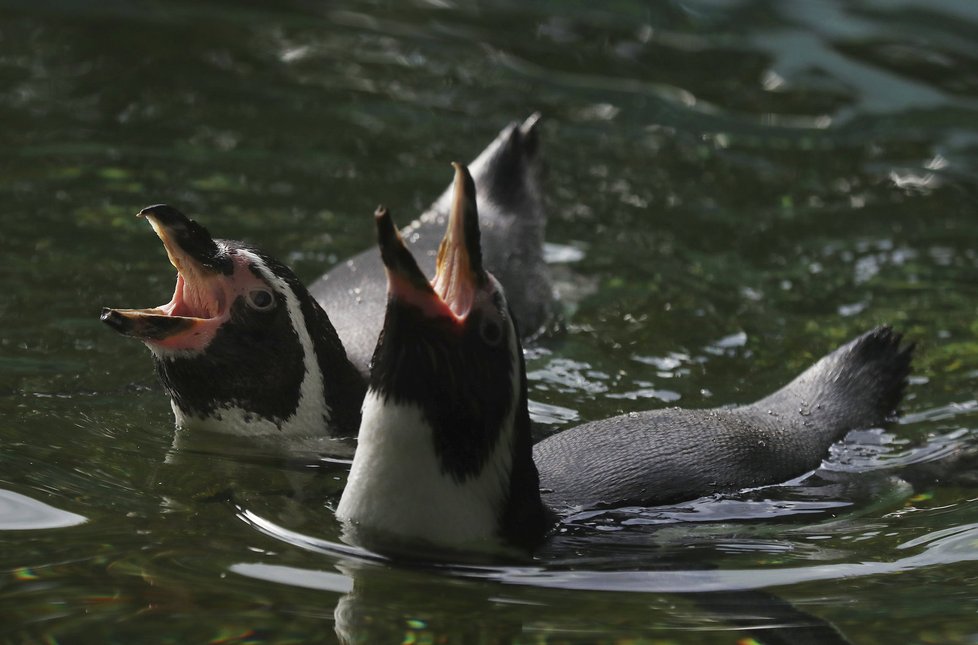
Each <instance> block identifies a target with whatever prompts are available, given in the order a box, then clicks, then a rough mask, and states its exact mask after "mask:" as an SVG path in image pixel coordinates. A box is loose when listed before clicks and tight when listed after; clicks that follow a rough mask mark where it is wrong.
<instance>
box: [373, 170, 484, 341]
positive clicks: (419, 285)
mask: <svg viewBox="0 0 978 645" xmlns="http://www.w3.org/2000/svg"><path fill="white" fill-rule="evenodd" d="M452 165H453V166H454V167H455V195H454V199H453V201H452V210H451V214H450V215H449V218H448V228H447V230H446V231H445V237H444V238H443V239H442V241H441V246H439V248H438V263H437V268H436V270H435V278H434V280H432V281H431V283H429V282H428V281H427V279H426V278H425V276H424V273H422V271H421V269H420V268H419V267H418V264H417V262H416V261H415V260H414V257H413V256H412V255H411V252H410V251H408V249H407V248H406V247H405V246H404V241H403V240H402V239H401V235H400V233H399V232H398V231H397V228H396V227H395V226H394V223H393V221H392V220H391V218H390V214H389V213H388V211H387V210H386V209H384V208H383V207H381V208H379V209H378V210H377V212H376V213H375V217H376V220H377V236H378V243H379V244H380V253H381V258H382V259H383V261H384V266H385V267H386V269H387V291H388V295H389V296H390V297H391V298H393V299H396V300H399V301H401V302H405V303H408V304H411V305H413V306H415V307H417V308H419V309H421V311H423V312H424V313H425V315H427V316H429V317H448V318H451V319H453V320H455V321H457V322H462V321H464V320H465V318H466V317H467V316H468V314H469V311H470V310H471V308H472V303H473V301H474V300H475V294H476V291H477V290H478V289H479V288H480V287H482V286H484V285H485V284H486V281H487V277H486V273H485V271H484V270H483V268H482V249H481V246H480V240H479V214H478V211H477V210H476V205H475V184H474V182H473V181H472V176H471V175H470V174H469V171H468V169H467V168H466V167H465V166H463V165H461V164H458V163H454V164H452Z"/></svg>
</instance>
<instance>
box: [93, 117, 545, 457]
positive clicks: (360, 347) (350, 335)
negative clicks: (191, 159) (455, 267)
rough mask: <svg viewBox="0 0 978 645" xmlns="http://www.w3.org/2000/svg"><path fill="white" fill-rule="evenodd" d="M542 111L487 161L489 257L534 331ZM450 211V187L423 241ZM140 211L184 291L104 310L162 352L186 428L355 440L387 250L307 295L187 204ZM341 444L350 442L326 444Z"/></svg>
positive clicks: (160, 361) (342, 269)
mask: <svg viewBox="0 0 978 645" xmlns="http://www.w3.org/2000/svg"><path fill="white" fill-rule="evenodd" d="M539 118H540V117H539V115H538V114H534V115H532V116H531V117H530V118H528V119H527V120H526V121H525V122H524V123H522V124H518V123H513V124H510V125H509V126H508V127H506V128H505V129H504V130H503V131H502V132H501V133H500V134H499V135H498V136H497V137H496V139H495V140H494V141H493V142H492V143H491V144H489V146H488V147H487V148H486V149H485V150H484V151H483V152H482V153H481V154H480V155H479V156H478V157H477V158H476V160H475V161H474V162H473V168H475V169H476V173H475V176H476V180H477V181H478V182H479V185H480V187H481V188H482V189H483V192H484V194H485V195H486V197H485V199H484V201H482V202H481V203H480V208H481V212H482V213H483V222H482V225H483V226H484V228H485V231H486V234H485V248H486V257H487V264H488V266H491V267H493V269H494V270H496V271H497V272H498V273H499V275H501V276H503V277H504V279H506V280H507V286H508V287H509V289H510V293H513V294H516V296H515V298H514V301H516V302H517V303H518V306H517V309H516V310H515V315H516V317H517V319H518V320H520V322H521V324H522V325H523V328H524V329H528V330H531V331H535V330H537V329H539V328H540V327H541V326H543V325H544V324H545V323H546V321H547V319H548V317H549V316H550V315H551V313H552V302H553V292H552V288H551V285H550V280H549V277H548V274H547V268H546V265H545V263H544V260H543V228H544V220H545V215H544V208H543V198H542V193H541V191H540V188H539V184H538V177H537V174H538V168H537V166H538V155H537V153H538V148H539V134H538V129H539V127H538V124H539ZM447 212H448V200H447V198H445V197H442V198H441V199H439V200H438V201H436V202H435V203H434V205H433V206H432V207H431V208H430V209H429V210H428V211H427V212H426V213H424V214H423V215H422V216H421V217H420V218H419V220H418V221H416V222H415V223H414V224H412V227H411V230H412V239H416V240H417V243H418V244H419V246H420V248H421V249H428V248H432V249H433V248H435V247H436V246H437V243H438V239H439V238H438V237H436V235H435V233H433V231H434V230H436V229H438V228H439V227H440V226H443V225H444V224H443V222H444V220H445V219H446V218H447ZM140 216H142V217H144V218H146V220H147V221H148V222H149V223H150V224H151V225H152V226H153V228H154V229H155V231H156V232H157V234H158V235H159V237H160V239H161V240H162V241H163V245H164V247H165V248H166V252H167V255H168V256H169V258H170V261H171V263H172V264H173V265H174V267H175V268H176V269H177V284H176V288H175V291H174V295H173V298H172V300H171V301H170V302H169V303H168V304H166V305H163V306H161V307H157V308H154V309H109V308H106V309H103V311H102V316H101V319H102V321H103V322H105V323H106V324H107V325H109V326H110V327H112V328H113V329H115V330H116V331H118V332H120V333H123V334H125V335H127V336H131V337H134V338H137V339H139V340H142V341H143V342H144V343H145V344H146V345H147V346H148V347H149V348H150V350H151V351H152V354H153V359H154V363H155V365H156V371H157V373H158V375H159V377H160V380H161V381H162V383H163V386H164V388H165V389H166V391H167V393H168V394H169V395H170V397H171V403H172V407H173V411H174V415H175V417H176V422H177V425H178V426H181V427H193V428H204V429H207V430H211V431H214V432H219V433H230V434H235V435H245V436H249V437H254V438H265V439H269V440H270V441H271V442H273V443H275V444H278V445H279V446H280V447H285V448H288V446H286V444H289V443H292V444H293V446H292V447H294V448H296V449H299V450H306V449H309V448H312V449H315V446H311V445H309V444H308V441H306V440H307V439H313V440H314V439H315V438H317V437H327V436H337V437H352V436H355V435H356V432H357V428H358V427H359V418H360V403H361V401H362V400H363V394H364V391H365V389H366V385H365V375H366V373H367V361H368V360H369V358H370V353H371V351H372V350H373V346H374V344H375V343H376V340H377V334H378V333H379V331H380V323H381V321H382V320H383V317H382V313H383V308H384V303H385V301H386V298H387V296H386V278H385V276H384V272H383V268H382V265H381V264H380V261H379V260H378V259H376V257H375V255H376V253H370V254H361V255H359V256H356V257H354V258H352V259H350V260H348V261H347V262H345V263H343V264H341V265H339V266H338V267H336V268H335V269H333V270H332V271H330V272H329V273H327V274H326V275H325V276H324V277H323V278H321V279H320V280H319V281H317V282H316V283H315V284H314V285H313V289H311V290H310V291H307V290H306V289H305V287H303V285H302V284H301V283H300V282H299V280H298V279H297V278H296V276H295V275H294V274H293V273H292V271H291V270H290V269H289V268H288V267H286V266H285V265H284V264H282V263H280V262H278V261H276V260H275V259H274V258H271V257H269V256H268V255H266V254H264V253H262V252H261V251H259V250H258V249H256V248H254V247H251V246H249V245H246V244H243V243H241V242H234V241H229V240H215V239H214V238H213V237H212V236H211V235H210V233H209V232H208V231H207V230H206V229H205V228H204V227H203V226H201V225H199V224H197V223H196V222H194V221H193V220H191V219H189V218H188V217H186V216H185V215H184V214H182V213H180V212H179V211H178V210H176V209H175V208H172V207H170V206H166V205H162V204H161V205H157V206H150V207H148V208H145V209H143V211H141V212H140ZM423 257H426V256H423ZM431 263H432V264H433V263H434V258H433V257H432V258H431ZM326 311H328V312H329V315H327V314H326ZM331 319H332V321H331ZM300 439H301V440H302V441H300ZM332 448H337V450H336V451H335V452H345V451H346V450H345V449H342V448H341V447H339V446H328V447H325V449H327V450H330V451H331V452H333V450H332Z"/></svg>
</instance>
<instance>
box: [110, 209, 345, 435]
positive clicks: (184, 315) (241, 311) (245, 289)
mask: <svg viewBox="0 0 978 645" xmlns="http://www.w3.org/2000/svg"><path fill="white" fill-rule="evenodd" d="M139 216H140V217H143V218H145V219H146V220H147V221H148V222H149V223H150V225H151V226H152V227H153V229H154V230H155V231H156V234H157V235H158V236H159V238H160V240H161V241H162V242H163V246H164V248H165V249H166V253H167V256H168V257H169V259H170V262H171V264H173V266H174V268H175V269H176V270H177V281H176V287H175V289H174V292H173V297H172V298H171V300H170V302H168V303H167V304H165V305H161V306H159V307H155V308H152V309H110V308H106V309H103V310H102V321H103V322H104V323H105V324H107V325H108V326H109V327H111V328H112V329H114V330H116V331H117V332H119V333H121V334H123V335H125V336H129V337H132V338H135V339H138V340H141V341H142V342H143V343H144V344H145V345H146V346H147V347H148V348H149V349H150V351H151V352H152V355H153V362H154V363H155V366H156V371H157V374H158V375H159V378H160V381H161V382H162V383H163V387H164V388H165V389H166V391H167V394H169V395H170V399H171V404H172V407H173V413H174V415H175V417H176V421H177V425H178V426H187V425H193V426H198V427H202V428H206V429H209V430H212V431H215V432H226V433H232V434H241V435H249V436H259V437H261V436H268V437H278V438H287V439H289V440H296V439H299V438H303V439H305V438H309V437H315V436H316V435H321V436H325V434H326V433H325V432H324V429H325V428H327V427H329V428H333V429H334V434H336V435H338V436H350V435H353V434H355V432H356V429H357V427H358V426H359V418H360V414H359V407H360V405H359V403H360V400H361V399H362V397H363V392H364V391H365V383H364V382H363V380H362V378H361V377H360V374H359V372H358V371H357V370H356V368H354V366H353V365H352V364H351V363H350V361H349V360H348V359H347V356H346V353H345V351H344V349H343V346H342V344H341V343H340V340H339V337H338V336H337V335H336V332H335V331H334V330H333V327H332V325H331V324H330V322H329V318H328V317H327V316H326V314H325V312H324V311H323V310H322V308H321V307H320V306H319V304H318V303H317V302H316V301H315V299H313V298H312V297H311V296H310V295H309V292H308V291H307V290H306V288H305V287H304V286H303V285H302V283H301V282H299V280H298V278H296V276H295V274H293V273H292V271H291V270H290V269H289V268H288V267H286V266H285V265H283V264H281V263H279V262H278V261H276V260H274V259H273V258H271V257H269V256H267V255H265V254H263V253H261V252H260V251H258V250H257V249H255V248H253V247H250V246H248V245H246V244H243V243H241V242H234V241H230V240H215V239H214V238H212V237H211V235H210V233H209V232H208V231H207V229H205V228H204V227H203V226H201V225H200V224H198V223H197V222H195V221H193V220H191V219H189V218H188V217H187V216H186V215H184V214H183V213H181V212H180V211H178V210H177V209H175V208H172V207H170V206H167V205H165V204H160V205H156V206H150V207H148V208H145V209H143V210H142V211H141V212H140V213H139Z"/></svg>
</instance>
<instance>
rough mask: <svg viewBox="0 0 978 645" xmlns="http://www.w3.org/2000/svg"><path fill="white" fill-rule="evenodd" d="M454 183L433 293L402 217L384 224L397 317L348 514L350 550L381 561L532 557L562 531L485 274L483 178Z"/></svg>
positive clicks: (375, 365) (459, 178)
mask: <svg viewBox="0 0 978 645" xmlns="http://www.w3.org/2000/svg"><path fill="white" fill-rule="evenodd" d="M455 173H456V174H455V184H454V190H455V194H454V201H453V204H452V209H451V215H450V218H449V221H448V230H447V232H446V233H445V237H444V239H443V240H442V243H441V247H440V248H439V251H438V260H437V268H436V273H435V278H434V280H432V281H431V282H430V283H429V282H428V279H427V278H426V277H425V275H424V273H422V271H421V269H420V268H419V267H418V264H417V262H416V261H415V259H414V257H413V256H412V254H411V252H410V251H409V250H408V249H407V248H406V247H405V245H404V240H403V239H402V237H401V235H400V233H399V232H398V230H397V229H396V227H395V226H394V223H393V221H392V219H391V215H390V213H389V212H388V211H387V210H385V209H383V208H381V209H379V210H378V211H377V213H376V224H377V238H378V244H379V246H380V252H381V258H382V260H383V263H384V267H385V268H386V272H387V290H388V300H387V308H386V314H385V318H384V325H383V329H382V331H381V334H380V340H379V341H378V343H377V347H376V350H375V351H374V355H373V359H372V361H371V373H370V382H369V387H368V390H367V395H366V397H365V399H364V404H363V418H362V420H361V423H360V433H359V435H358V439H357V444H358V445H357V453H356V455H355V457H354V461H353V466H352V469H351V472H350V477H349V480H348V482H347V485H346V488H345V490H344V492H343V495H342V498H341V499H340V503H339V506H338V507H337V511H336V514H337V517H338V518H339V519H340V520H342V521H344V522H345V524H346V530H347V533H348V534H349V539H350V540H351V541H354V542H357V543H360V544H365V545H368V546H371V547H373V548H376V549H377V550H380V551H381V552H388V553H389V552H391V551H392V550H394V551H395V552H398V553H404V554H409V553H413V552H416V551H417V552H424V551H425V549H426V547H428V546H430V545H437V546H439V547H440V548H445V549H451V550H456V551H458V552H465V551H470V550H474V551H486V550H489V551H492V550H497V547H498V548H501V549H505V547H506V546H508V545H517V546H521V547H525V548H529V547H531V546H532V544H534V543H535V542H536V541H537V540H538V538H539V537H540V535H542V534H543V533H544V532H545V531H546V529H547V527H548V526H549V525H550V523H551V517H550V514H549V512H548V511H547V509H546V508H545V507H544V506H543V503H542V501H541V499H540V490H539V480H538V475H537V470H536V467H535V466H534V464H533V460H532V458H531V455H530V446H531V438H530V418H529V413H528V410H527V394H526V370H525V367H524V364H523V354H522V350H521V348H520V342H519V333H518V332H517V329H516V326H515V324H514V322H513V318H512V316H511V314H510V312H509V307H508V304H507V302H506V297H505V294H504V293H503V289H502V287H501V286H500V284H499V282H497V281H496V279H495V278H494V277H493V276H492V275H490V274H489V273H487V272H486V270H485V269H484V268H483V263H482V250H481V247H480V243H479V220H478V212H477V209H476V203H475V187H474V184H473V181H472V177H471V176H470V175H469V173H468V171H467V170H466V169H465V168H464V167H463V166H461V165H458V164H455ZM392 538H393V539H392ZM498 539H501V540H502V543H500V542H499V541H498Z"/></svg>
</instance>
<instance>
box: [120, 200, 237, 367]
mask: <svg viewBox="0 0 978 645" xmlns="http://www.w3.org/2000/svg"><path fill="white" fill-rule="evenodd" d="M137 216H138V217H143V218H145V219H146V221H148V222H149V223H150V225H151V226H152V227H153V230H154V231H156V234H157V235H158V236H159V238H160V240H161V241H162V242H163V247H164V248H165V249H166V254H167V256H168V257H169V259H170V263H171V264H172V265H173V266H174V268H176V270H177V284H176V288H175V289H174V293H173V298H172V299H171V300H170V302H169V303H167V304H165V305H161V306H159V307H154V308H151V309H114V308H108V307H106V308H104V309H102V315H101V320H102V322H104V323H105V324H107V325H108V326H109V327H111V328H112V329H114V330H116V331H117V332H119V333H120V334H123V335H125V336H130V337H132V338H137V339H139V340H142V341H144V342H146V343H150V344H152V345H155V346H161V347H167V348H169V349H199V348H200V347H201V346H202V344H206V342H207V341H209V339H210V338H211V337H213V332H214V331H216V328H217V327H219V326H220V324H222V323H223V322H224V320H225V319H226V318H227V315H228V313H227V312H228V304H229V302H228V290H227V289H226V288H225V285H224V282H225V280H224V279H223V278H224V277H225V276H229V275H232V274H233V273H234V264H233V262H232V260H231V259H230V258H229V257H228V256H227V255H226V254H224V253H222V251H221V248H220V247H219V246H218V245H217V243H216V242H215V241H214V239H213V238H212V237H211V235H210V233H209V232H208V231H207V229H205V228H204V227H203V226H201V225H200V224H198V223H197V222H195V221H193V220H191V219H189V218H188V217H187V216H186V215H184V214H183V213H181V212H180V211H178V210H177V209H175V208H172V207H170V206H167V205H165V204H158V205H156V206H149V207H147V208H144V209H143V210H141V211H140V212H139V213H138V215H137Z"/></svg>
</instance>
